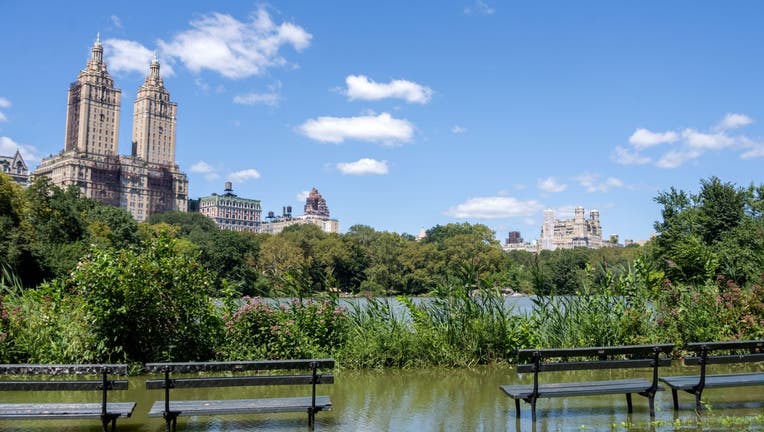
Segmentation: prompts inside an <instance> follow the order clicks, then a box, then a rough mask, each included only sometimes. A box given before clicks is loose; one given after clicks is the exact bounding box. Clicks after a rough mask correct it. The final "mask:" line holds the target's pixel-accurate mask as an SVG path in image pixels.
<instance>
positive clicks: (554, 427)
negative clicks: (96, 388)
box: [0, 364, 764, 432]
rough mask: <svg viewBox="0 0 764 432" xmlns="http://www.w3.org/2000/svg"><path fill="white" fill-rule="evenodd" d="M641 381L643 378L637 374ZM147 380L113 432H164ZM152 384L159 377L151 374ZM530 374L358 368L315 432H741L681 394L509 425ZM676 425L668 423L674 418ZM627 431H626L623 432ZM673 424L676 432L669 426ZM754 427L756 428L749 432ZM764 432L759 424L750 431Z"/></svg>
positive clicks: (10, 424) (760, 396)
mask: <svg viewBox="0 0 764 432" xmlns="http://www.w3.org/2000/svg"><path fill="white" fill-rule="evenodd" d="M696 371H697V369H696V368H691V367H683V366H674V367H672V368H668V369H666V370H662V371H661V372H662V375H684V374H694V373H696ZM738 371H764V365H763V364H760V365H749V366H746V367H727V366H724V367H721V366H715V367H714V368H713V373H729V372H738ZM641 372H642V371H640V370H637V371H636V372H635V371H633V370H632V371H615V373H610V372H608V371H596V372H588V371H586V372H562V373H545V374H541V375H540V377H541V382H544V381H545V380H547V382H549V381H554V380H572V381H581V380H587V381H588V380H598V379H616V378H620V377H634V376H636V375H637V374H641ZM642 375H644V376H645V377H646V378H648V379H649V378H650V377H649V375H650V372H649V371H644V374H642ZM146 378H147V377H146V376H142V377H132V378H130V390H127V391H115V392H113V393H112V395H113V397H111V398H110V400H111V401H134V402H137V403H138V405H137V407H136V410H135V413H134V414H133V417H132V418H130V419H120V420H118V421H117V430H118V431H133V432H136V431H151V432H160V431H163V430H164V427H165V425H164V420H163V419H161V418H148V417H147V416H146V414H147V412H148V410H149V408H150V407H151V405H152V404H153V403H154V401H155V400H161V399H162V397H163V392H162V391H161V390H151V391H148V390H145V384H144V381H145V379H146ZM151 378H156V376H152V377H151ZM531 379H532V376H531V375H527V374H526V375H523V376H522V377H519V376H518V375H517V373H515V370H514V368H513V367H511V366H506V365H499V366H479V367H475V368H471V369H440V368H438V369H411V370H364V371H346V370H339V371H336V372H335V384H333V385H324V386H319V389H320V390H319V391H318V394H328V395H329V396H330V397H331V400H332V402H333V404H334V409H333V410H332V411H327V412H320V413H318V414H317V416H316V430H317V431H348V432H351V431H352V432H356V431H359V432H363V431H368V432H377V431H391V432H392V431H396V432H398V431H515V430H522V431H571V430H647V431H669V430H693V431H696V430H739V429H740V427H737V428H733V427H728V428H725V427H720V426H714V427H708V428H706V427H704V426H702V425H700V426H699V425H698V422H697V421H695V419H696V418H697V417H696V414H695V412H694V409H693V408H694V397H693V396H692V395H690V394H687V393H682V394H680V396H679V397H680V410H679V411H678V412H677V414H675V413H674V411H673V408H672V402H671V392H670V391H664V392H660V393H659V395H658V397H657V399H656V420H658V421H657V422H655V423H652V424H651V423H650V421H649V420H650V417H649V412H648V407H647V400H646V399H645V398H643V397H641V396H638V395H634V413H633V414H632V415H630V416H629V415H627V413H626V400H625V397H624V396H623V395H615V396H602V397H596V396H585V397H574V398H560V399H541V400H539V402H538V406H537V414H538V421H537V423H536V425H535V426H534V425H533V424H532V422H531V421H530V409H529V406H528V405H527V404H526V403H525V402H523V403H522V405H521V409H522V417H521V419H520V420H519V421H516V419H515V411H514V410H515V408H514V402H513V400H512V399H510V398H508V397H507V396H505V395H504V393H503V392H502V391H501V390H499V385H501V384H513V383H530V382H532V381H531ZM173 394H174V395H175V397H176V398H180V399H229V398H257V397H274V396H307V395H309V394H310V387H309V386H282V387H249V388H247V387H233V388H224V389H194V390H173ZM0 397H2V401H3V402H31V401H37V402H65V401H71V402H83V401H85V400H88V401H92V402H98V401H99V397H100V394H98V393H97V392H79V393H78V394H75V393H72V392H69V393H61V392H39V393H36V394H35V393H25V392H2V393H0ZM703 397H704V400H707V401H708V402H709V403H710V404H711V410H712V412H713V413H720V414H724V415H730V416H740V417H743V416H751V415H759V414H762V412H764V386H758V387H743V388H728V389H709V390H706V391H705V392H704V393H703ZM677 419H678V420H679V421H678V422H677V423H674V421H675V420H677ZM629 424H631V426H629ZM677 424H678V425H679V426H676V425H677ZM756 428H758V429H756ZM49 430H58V431H93V432H95V431H99V430H100V424H99V422H98V421H90V420H85V421H79V420H78V421H57V420H56V421H7V420H3V421H0V431H49ZM306 430H308V428H307V414H301V413H283V414H255V415H246V416H220V417H190V418H184V417H180V418H179V421H178V431H188V432H191V431H193V432H218V431H220V432H222V431H270V432H286V431H290V432H291V431H301V432H304V431H306ZM748 430H764V427H762V426H760V425H759V426H756V427H754V429H750V428H749V429H748Z"/></svg>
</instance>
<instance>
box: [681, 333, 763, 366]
mask: <svg viewBox="0 0 764 432" xmlns="http://www.w3.org/2000/svg"><path fill="white" fill-rule="evenodd" d="M685 349H686V350H687V351H690V352H692V353H694V355H693V356H688V357H685V359H684V364H685V365H688V366H693V365H701V366H705V365H709V364H732V363H758V362H764V339H761V340H749V341H726V342H697V343H689V344H687V345H685ZM715 353H718V354H715Z"/></svg>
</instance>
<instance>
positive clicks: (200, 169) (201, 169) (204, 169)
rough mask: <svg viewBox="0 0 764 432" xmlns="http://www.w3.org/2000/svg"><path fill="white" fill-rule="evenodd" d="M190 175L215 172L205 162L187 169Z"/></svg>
mask: <svg viewBox="0 0 764 432" xmlns="http://www.w3.org/2000/svg"><path fill="white" fill-rule="evenodd" d="M188 170H189V171H191V172H192V173H199V174H208V173H211V172H213V171H215V170H214V169H213V168H212V166H211V165H210V164H208V163H207V162H205V161H199V162H197V163H195V164H193V165H191V168H189V169H188Z"/></svg>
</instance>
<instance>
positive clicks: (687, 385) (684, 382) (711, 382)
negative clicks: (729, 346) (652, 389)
mask: <svg viewBox="0 0 764 432" xmlns="http://www.w3.org/2000/svg"><path fill="white" fill-rule="evenodd" d="M660 380H661V381H663V382H664V383H666V384H667V385H668V386H669V387H671V388H672V389H678V390H689V389H692V388H694V387H696V386H697V385H698V382H700V375H684V376H669V377H662V378H660ZM758 385H764V372H753V373H741V374H726V375H706V382H705V385H704V387H705V388H714V387H716V388H722V387H744V386H758Z"/></svg>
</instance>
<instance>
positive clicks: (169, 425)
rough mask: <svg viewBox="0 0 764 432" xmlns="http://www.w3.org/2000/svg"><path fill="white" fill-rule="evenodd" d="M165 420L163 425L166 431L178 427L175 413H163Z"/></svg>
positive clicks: (169, 431) (173, 430)
mask: <svg viewBox="0 0 764 432" xmlns="http://www.w3.org/2000/svg"><path fill="white" fill-rule="evenodd" d="M164 421H165V427H166V429H165V430H166V431H167V432H175V429H176V428H177V427H178V414H177V413H171V414H168V415H165V417H164Z"/></svg>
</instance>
